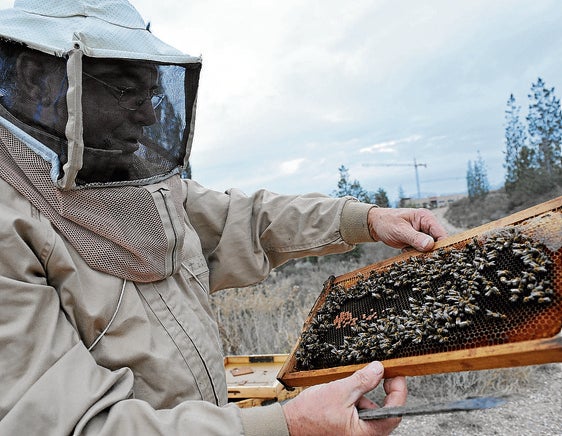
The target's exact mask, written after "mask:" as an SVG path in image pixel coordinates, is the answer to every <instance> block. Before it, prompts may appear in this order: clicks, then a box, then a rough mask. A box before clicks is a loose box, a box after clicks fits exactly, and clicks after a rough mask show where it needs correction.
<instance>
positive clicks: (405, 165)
mask: <svg viewBox="0 0 562 436" xmlns="http://www.w3.org/2000/svg"><path fill="white" fill-rule="evenodd" d="M363 166H364V167H414V171H415V173H416V187H417V189H418V198H421V191H420V177H419V174H418V167H425V168H427V164H424V163H418V162H417V161H416V158H415V157H414V163H413V164H408V163H388V164H384V163H380V164H376V163H364V164H363Z"/></svg>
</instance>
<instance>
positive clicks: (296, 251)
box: [0, 179, 370, 436]
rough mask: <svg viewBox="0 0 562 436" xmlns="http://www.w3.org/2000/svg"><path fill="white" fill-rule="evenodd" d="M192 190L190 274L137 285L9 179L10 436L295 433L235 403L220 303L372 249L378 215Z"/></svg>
mask: <svg viewBox="0 0 562 436" xmlns="http://www.w3.org/2000/svg"><path fill="white" fill-rule="evenodd" d="M186 183H187V189H186V190H185V191H186V199H185V200H186V201H185V204H186V205H187V206H186V209H187V210H186V213H185V217H184V221H185V226H186V228H187V233H186V238H185V245H184V250H183V255H184V257H183V262H182V268H181V271H180V272H179V273H177V274H175V275H173V276H171V277H168V278H167V279H165V280H162V281H159V282H154V283H133V282H128V281H123V280H122V279H120V278H117V277H114V276H111V275H108V274H105V273H101V272H98V271H95V270H92V269H91V268H89V267H88V266H87V265H86V264H85V262H84V261H83V259H82V258H81V257H80V256H79V255H78V253H77V252H76V251H75V250H74V249H73V247H72V246H71V245H70V244H69V243H68V242H67V241H66V240H65V239H64V237H63V236H61V235H60V234H59V233H58V232H57V231H56V230H55V229H54V228H53V226H52V224H51V223H50V222H49V221H48V220H47V219H46V218H45V217H44V215H42V214H41V213H40V212H39V211H38V210H37V209H36V208H34V207H33V206H32V205H31V204H30V203H29V202H28V201H27V200H26V199H25V198H24V197H23V196H21V195H20V194H19V193H18V192H17V191H16V190H15V189H13V188H12V187H11V186H10V185H9V184H8V183H6V182H5V181H4V180H2V179H0V204H1V209H0V232H1V236H0V241H1V247H2V250H1V253H0V256H1V261H0V356H1V358H0V435H22V434H41V435H65V434H96V435H97V434H107V435H144V434H162V435H175V434H194V435H208V434H222V435H236V434H248V435H259V434H268V436H274V435H285V434H287V428H286V423H285V420H284V416H283V412H282V410H281V407H280V406H279V405H272V406H267V407H258V408H254V409H239V408H237V407H236V406H233V405H228V404H227V390H226V383H225V375H224V368H223V356H222V354H221V351H220V350H221V344H220V339H219V334H218V330H217V325H216V323H215V320H214V317H213V313H212V311H211V308H210V306H209V301H208V295H209V292H214V291H216V290H219V289H224V288H229V287H240V286H245V285H249V284H252V283H256V282H259V281H260V280H262V279H264V278H265V277H266V276H267V274H268V273H269V271H270V270H271V268H273V267H275V266H277V265H279V264H281V263H283V262H284V261H286V260H287V259H289V258H293V257H297V256H304V255H311V254H327V253H333V252H338V251H340V252H341V251H345V250H348V249H349V248H351V244H354V243H357V242H361V241H368V240H370V237H369V235H368V231H367V227H366V215H367V210H368V209H369V207H370V206H369V205H365V204H360V203H358V202H355V201H353V200H350V199H331V198H327V197H324V196H320V195H309V196H300V197H290V196H278V195H275V194H272V193H269V192H266V191H260V192H258V193H256V194H255V195H254V196H251V197H247V196H244V195H243V194H242V193H240V192H238V191H235V190H232V191H229V192H227V193H218V192H213V191H209V190H207V189H204V188H203V187H201V186H200V185H198V184H197V183H195V182H192V181H188V182H186ZM340 229H341V230H340ZM342 234H343V236H342ZM122 289H123V292H122V300H121V301H120V302H119V297H120V295H121V290H122ZM118 304H119V310H118V311H117V312H116V308H117V307H118ZM112 317H114V319H113V321H112V322H111V321H110V320H111V319H112ZM108 324H110V327H109V329H108V330H107V332H106V333H105V334H104V335H103V337H102V338H101V340H99V342H98V343H97V344H96V345H95V347H94V348H93V349H92V350H91V351H88V348H89V347H90V346H91V345H92V344H93V343H94V342H95V341H96V339H97V338H98V337H99V336H100V334H101V332H103V331H104V329H105V328H106V327H107V326H108Z"/></svg>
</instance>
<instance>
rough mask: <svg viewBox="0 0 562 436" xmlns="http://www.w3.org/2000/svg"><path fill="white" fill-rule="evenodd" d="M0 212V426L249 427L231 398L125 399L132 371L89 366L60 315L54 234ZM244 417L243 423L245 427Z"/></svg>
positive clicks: (90, 430)
mask: <svg viewBox="0 0 562 436" xmlns="http://www.w3.org/2000/svg"><path fill="white" fill-rule="evenodd" d="M1 217H2V219H0V237H1V239H0V240H1V241H2V248H3V250H2V251H1V252H0V256H1V257H0V258H1V262H0V356H1V358H0V386H1V389H0V434H2V435H4V434H6V435H8V434H10V435H16V434H42V435H57V436H59V435H65V434H85V435H90V434H95V435H117V434H118V435H139V434H143V435H145V434H155V435H156V434H157V435H176V434H178V435H179V434H202V435H207V434H228V435H231V434H232V435H235V434H244V432H245V431H246V432H248V434H251V433H250V432H251V431H252V428H253V429H254V430H255V431H259V429H257V428H256V427H255V425H256V424H255V422H257V420H256V419H252V417H251V416H247V417H246V418H244V417H243V416H242V413H241V411H240V409H238V408H237V407H234V406H226V407H217V406H214V405H212V404H210V403H206V402H204V401H185V402H182V403H180V404H179V405H177V406H176V407H174V408H171V409H168V410H155V409H154V408H153V407H151V406H150V405H149V404H148V403H147V402H145V401H141V400H138V399H135V398H134V397H133V373H132V371H131V370H130V369H128V368H120V369H117V370H114V371H110V370H108V369H106V368H104V367H102V366H99V365H97V363H96V361H95V360H94V358H93V357H92V355H91V354H90V353H89V352H88V350H87V348H86V345H85V344H84V343H83V342H82V341H81V340H80V336H79V334H78V332H77V330H76V328H75V327H74V326H73V324H72V322H71V316H70V314H67V313H65V312H64V311H63V310H62V309H61V307H62V305H61V298H62V297H61V294H60V293H59V292H58V289H59V285H60V284H61V283H63V282H64V281H65V280H70V279H69V277H70V276H75V274H73V271H71V269H72V261H71V259H69V258H68V252H67V251H66V249H65V247H64V243H63V242H62V240H61V239H60V237H59V236H58V235H56V233H55V232H54V231H53V230H52V228H51V227H50V226H49V225H48V223H42V222H40V221H38V220H36V219H32V218H21V216H20V215H19V214H16V213H11V212H10V209H9V208H6V207H5V208H4V209H3V210H2V214H1ZM65 253H66V255H65ZM65 256H66V257H65ZM90 291H95V290H90ZM65 298H66V297H65ZM85 310H87V308H85ZM261 413H262V417H263V418H264V419H266V420H268V419H271V420H273V421H274V422H276V423H277V429H278V431H279V432H280V433H279V434H286V426H285V424H284V422H283V421H282V411H281V410H280V407H279V406H277V407H273V408H269V409H264V410H263V411H262V412H261ZM244 419H245V420H246V421H247V422H248V423H249V424H248V425H247V426H246V428H245V427H244V425H245V424H243V421H244ZM252 423H254V426H253V427H252ZM273 429H275V427H273ZM255 434H258V433H255ZM270 434H275V432H274V431H271V432H270Z"/></svg>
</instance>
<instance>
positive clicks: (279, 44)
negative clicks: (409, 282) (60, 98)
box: [0, 0, 562, 199]
mask: <svg viewBox="0 0 562 436" xmlns="http://www.w3.org/2000/svg"><path fill="white" fill-rule="evenodd" d="M11 3H12V2H11V1H6V0H0V7H6V6H8V5H10V4H11ZM132 3H133V4H134V5H135V6H136V7H137V8H138V10H139V12H140V13H141V15H142V16H143V17H144V18H145V20H146V21H150V22H151V30H152V32H153V33H154V34H155V35H156V36H158V37H160V38H161V39H163V40H164V41H166V42H168V43H169V44H171V45H173V46H175V47H177V48H179V49H181V50H183V51H185V52H187V53H190V54H193V55H198V54H202V55H203V71H202V75H201V83H200V92H199V100H198V113H197V123H196V129H195V140H194V144H193V152H192V159H191V162H192V167H193V177H194V178H195V179H196V180H198V181H199V182H200V183H202V184H204V185H206V186H208V187H210V188H214V189H218V190H221V191H222V190H225V189H227V188H229V187H237V188H240V189H242V190H244V191H246V192H247V193H251V192H253V191H255V190H256V189H259V188H267V189H270V190H272V191H276V192H280V193H305V192H310V191H318V192H322V193H325V194H329V193H331V192H332V191H333V190H334V189H335V188H336V185H337V181H338V178H339V175H338V167H339V166H340V165H345V166H346V167H347V168H348V169H349V173H350V176H351V178H352V179H358V180H359V181H360V182H361V184H362V186H363V187H364V188H366V189H368V190H371V191H376V190H377V189H378V188H381V187H382V188H383V189H385V190H386V191H387V193H388V194H389V196H390V197H391V198H393V199H394V198H396V197H397V196H398V190H399V188H400V187H402V189H403V192H404V193H406V194H408V195H412V196H414V195H416V189H417V188H416V180H415V173H414V167H413V166H411V165H412V164H413V162H414V159H416V161H417V162H418V163H424V164H426V165H427V166H426V167H419V168H418V171H419V176H420V185H421V186H420V187H421V191H422V194H426V193H427V194H444V193H454V192H462V191H465V190H466V180H465V176H466V169H467V163H468V161H469V160H472V161H474V160H475V159H476V158H477V151H478V150H479V151H480V153H481V156H482V158H483V159H484V161H485V162H486V165H487V169H488V178H489V181H490V182H491V183H492V184H493V185H499V184H501V183H502V182H503V177H504V170H503V167H502V163H503V150H504V143H503V133H504V132H503V129H504V110H505V108H506V102H507V99H508V97H509V95H510V94H511V93H513V94H514V95H515V98H516V99H517V101H518V103H519V104H520V105H522V106H523V113H526V107H527V105H528V100H527V94H528V92H529V89H530V85H531V83H532V82H534V81H536V80H537V77H539V76H540V77H542V78H543V79H544V80H545V82H546V84H547V86H548V87H555V90H556V91H555V92H556V95H557V96H558V97H560V96H562V26H561V25H560V23H562V7H561V4H560V2H559V1H558V0H533V1H531V0H506V1H500V0H485V1H479V0H470V1H468V0H464V1H450V0H427V1H423V2H420V1H417V0H370V1H367V0H354V1H349V2H342V1H341V0H338V1H335V0H315V1H312V0H284V1H279V0H259V1H258V0H255V1H250V0H238V1H236V2H232V1H227V0H159V1H157V2H155V1H153V0H132ZM365 164H368V165H370V166H367V165H365ZM397 164H406V165H405V166H398V165H397ZM384 165H388V166H384ZM408 165H410V166H408Z"/></svg>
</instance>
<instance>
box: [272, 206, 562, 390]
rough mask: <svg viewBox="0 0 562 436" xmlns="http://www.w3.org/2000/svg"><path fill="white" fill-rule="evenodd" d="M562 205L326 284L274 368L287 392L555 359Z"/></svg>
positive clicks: (561, 347)
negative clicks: (379, 375)
mask: <svg viewBox="0 0 562 436" xmlns="http://www.w3.org/2000/svg"><path fill="white" fill-rule="evenodd" d="M561 247H562V197H560V198H557V199H554V200H552V201H549V202H546V203H543V204H541V205H538V206H535V207H533V208H530V209H527V210H525V211H522V212H519V213H516V214H513V215H511V216H509V217H506V218H503V219H500V220H497V221H494V222H492V223H489V224H487V225H484V226H481V227H477V228H475V229H472V230H469V231H467V232H464V233H460V234H458V235H454V236H452V237H449V238H447V239H445V240H443V241H439V242H438V243H436V246H435V248H434V250H433V251H432V252H430V253H419V252H408V253H403V254H402V255H399V256H397V257H394V258H392V259H389V260H386V261H384V262H380V263H377V264H374V265H369V266H367V267H365V268H361V269H359V270H356V271H352V272H350V273H347V274H344V275H342V276H339V277H331V278H330V279H329V280H328V281H327V282H326V283H325V286H324V289H323V291H322V293H321V294H320V296H319V298H318V300H317V301H316V304H315V305H314V307H313V308H312V310H311V312H310V314H309V316H308V318H307V320H306V322H305V325H304V328H303V331H302V334H301V337H300V339H299V341H298V343H297V344H296V346H295V348H294V350H293V352H292V353H291V354H290V356H289V358H288V359H287V361H286V362H285V364H284V365H283V367H282V368H281V371H280V373H279V380H281V381H282V383H283V384H285V385H286V386H307V385H312V384H317V383H321V382H326V381H330V380H334V379H337V378H341V377H344V376H346V375H349V374H351V373H352V372H354V371H355V370H357V369H359V368H361V367H362V366H364V365H365V364H366V363H367V362H369V361H372V360H381V361H382V362H383V364H384V365H385V376H386V377H393V376H396V375H424V374H432V373H438V372H453V371H465V370H475V369H490V368H500V367H509V366H521V365H531V364H539V363H548V362H559V361H562V338H561V337H560V335H559V332H560V329H561V326H562V248H561Z"/></svg>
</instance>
